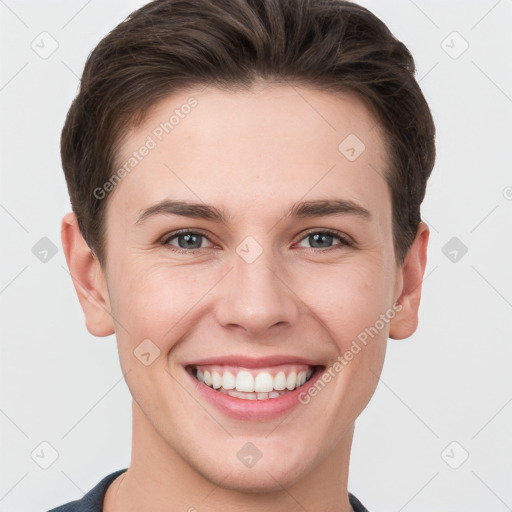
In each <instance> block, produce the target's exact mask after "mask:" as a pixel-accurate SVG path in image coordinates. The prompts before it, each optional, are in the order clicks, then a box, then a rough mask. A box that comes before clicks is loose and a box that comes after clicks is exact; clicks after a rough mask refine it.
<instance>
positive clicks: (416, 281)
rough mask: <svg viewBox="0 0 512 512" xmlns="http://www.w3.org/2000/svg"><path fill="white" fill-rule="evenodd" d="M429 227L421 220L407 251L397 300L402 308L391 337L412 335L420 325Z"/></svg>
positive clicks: (401, 270) (400, 274)
mask: <svg viewBox="0 0 512 512" xmlns="http://www.w3.org/2000/svg"><path fill="white" fill-rule="evenodd" d="M428 237H429V229H428V226H427V225H426V224H425V223H424V222H420V223H419V226H418V230H417V232H416V237H415V238H414V241H413V243H412V245H411V247H410V248H409V251H408V252H407V255H406V257H405V260H404V263H403V265H402V268H401V269H399V276H398V277H399V279H398V285H399V289H398V293H399V294H400V295H399V297H398V299H397V301H396V302H398V303H399V304H400V305H401V306H402V309H401V310H400V311H399V312H398V313H397V314H396V316H395V317H394V318H393V319H392V320H391V322H390V328H389V337H390V338H393V339H395V340H401V339H404V338H408V337H409V336H411V335H412V334H413V333H414V331H415V330H416V328H417V327H418V309H419V306H420V299H421V285H422V282H423V275H424V273H425V267H426V265H427V245H428Z"/></svg>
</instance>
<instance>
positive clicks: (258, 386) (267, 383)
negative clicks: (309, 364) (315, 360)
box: [195, 368, 314, 400]
mask: <svg viewBox="0 0 512 512" xmlns="http://www.w3.org/2000/svg"><path fill="white" fill-rule="evenodd" d="M313 371H314V370H313V368H309V369H308V370H304V371H301V372H299V373H297V372H295V371H291V372H290V373H289V374H288V376H286V374H285V372H284V371H282V370H281V371H279V372H278V373H277V374H276V375H275V377H272V375H271V374H270V372H268V371H261V372H259V373H257V375H256V377H253V375H252V374H251V373H250V372H248V371H246V370H240V371H239V372H238V374H237V375H236V376H235V375H233V373H232V372H230V371H225V372H224V373H222V370H220V371H218V370H214V371H208V370H205V371H204V372H203V371H201V370H200V369H199V368H197V369H196V372H195V376H196V378H197V380H198V381H199V382H204V384H206V385H207V386H210V387H212V388H214V389H216V390H218V391H220V392H222V393H226V394H228V395H231V396H234V397H237V398H245V399H247V400H266V399H268V398H277V397H278V396H281V395H282V394H285V393H288V392H289V391H293V390H294V389H296V388H298V387H300V386H302V385H303V384H304V383H305V382H306V381H307V380H308V379H309V378H310V377H311V375H313Z"/></svg>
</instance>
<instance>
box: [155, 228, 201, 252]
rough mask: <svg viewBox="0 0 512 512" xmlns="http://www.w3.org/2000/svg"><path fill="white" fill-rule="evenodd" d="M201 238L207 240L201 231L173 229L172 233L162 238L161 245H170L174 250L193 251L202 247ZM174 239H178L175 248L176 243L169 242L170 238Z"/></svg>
mask: <svg viewBox="0 0 512 512" xmlns="http://www.w3.org/2000/svg"><path fill="white" fill-rule="evenodd" d="M203 238H204V239H206V240H208V238H207V237H206V235H204V234H203V233H199V232H196V231H189V230H186V229H183V230H181V231H175V232H174V233H171V234H170V236H168V237H166V238H164V240H163V241H162V245H168V246H172V247H171V248H172V250H176V251H177V252H194V251H196V250H199V249H203V248H204V247H203V245H202V239H203ZM174 239H177V241H178V248H176V249H174V247H176V245H175V244H171V243H170V242H171V240H174ZM180 249H183V250H180Z"/></svg>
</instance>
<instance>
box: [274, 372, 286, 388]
mask: <svg viewBox="0 0 512 512" xmlns="http://www.w3.org/2000/svg"><path fill="white" fill-rule="evenodd" d="M285 388H286V375H285V374H284V372H283V371H281V372H279V373H278V374H277V375H276V376H275V377H274V389H275V390H276V391H282V390H283V389H285Z"/></svg>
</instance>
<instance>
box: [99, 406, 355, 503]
mask: <svg viewBox="0 0 512 512" xmlns="http://www.w3.org/2000/svg"><path fill="white" fill-rule="evenodd" d="M353 432H354V429H353V425H352V428H351V429H349V430H348V431H347V432H345V433H344V434H343V435H342V437H340V439H339V442H338V443H337V444H336V447H335V449H334V450H332V451H331V452H330V453H329V454H328V455H327V457H326V458H325V459H324V460H323V461H322V462H321V463H320V464H319V465H318V466H317V467H314V468H309V471H308V472H305V473H304V476H303V477H302V478H301V479H300V480H298V481H296V482H294V483H293V484H292V485H288V486H287V487H286V488H285V487H284V486H283V485H281V484H280V483H279V481H277V480H276V479H274V483H275V485H273V488H272V489H271V490H269V491H265V490H263V491H262V490H259V491H257V492H242V491H239V490H237V489H236V488H235V487H236V485H230V486H229V487H228V486H227V485H224V486H223V481H224V480H225V479H227V477H228V476H229V474H228V475H225V476H224V477H222V476H220V478H219V479H218V481H217V482H214V481H212V480H211V479H209V478H208V477H206V476H205V475H204V474H201V473H200V472H199V471H198V470H197V469H195V468H193V467H191V465H190V464H189V463H187V461H185V460H184V459H183V458H182V457H181V456H180V455H179V454H178V453H177V452H176V451H175V450H174V449H172V447H170V446H169V444H168V443H166V442H165V440H164V439H162V437H161V436H160V435H159V434H158V432H156V431H155V429H154V428H153V427H152V425H151V424H150V423H149V421H148V419H147V417H146V416H145V415H144V413H143V412H142V411H141V410H140V408H139V407H138V406H137V405H136V404H135V403H134V404H133V436H132V459H131V463H130V467H129V468H128V470H127V471H125V472H124V473H123V474H121V475H120V476H119V477H118V478H116V480H115V481H114V482H113V483H112V484H111V485H110V486H109V488H108V490H107V493H106V496H105V501H104V505H103V510H104V511H105V512H121V511H122V512H135V511H140V510H148V511H151V512H174V511H176V510H183V511H188V512H198V511H200V512H221V511H222V512H228V511H231V510H244V511H247V512H256V511H261V510H265V511H268V512H303V511H304V510H325V511H332V512H353V509H352V507H351V506H350V504H349V501H348V491H347V483H348V468H349V459H350V449H351V445H352V437H353ZM234 471H236V470H234ZM267 473H268V472H267Z"/></svg>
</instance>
